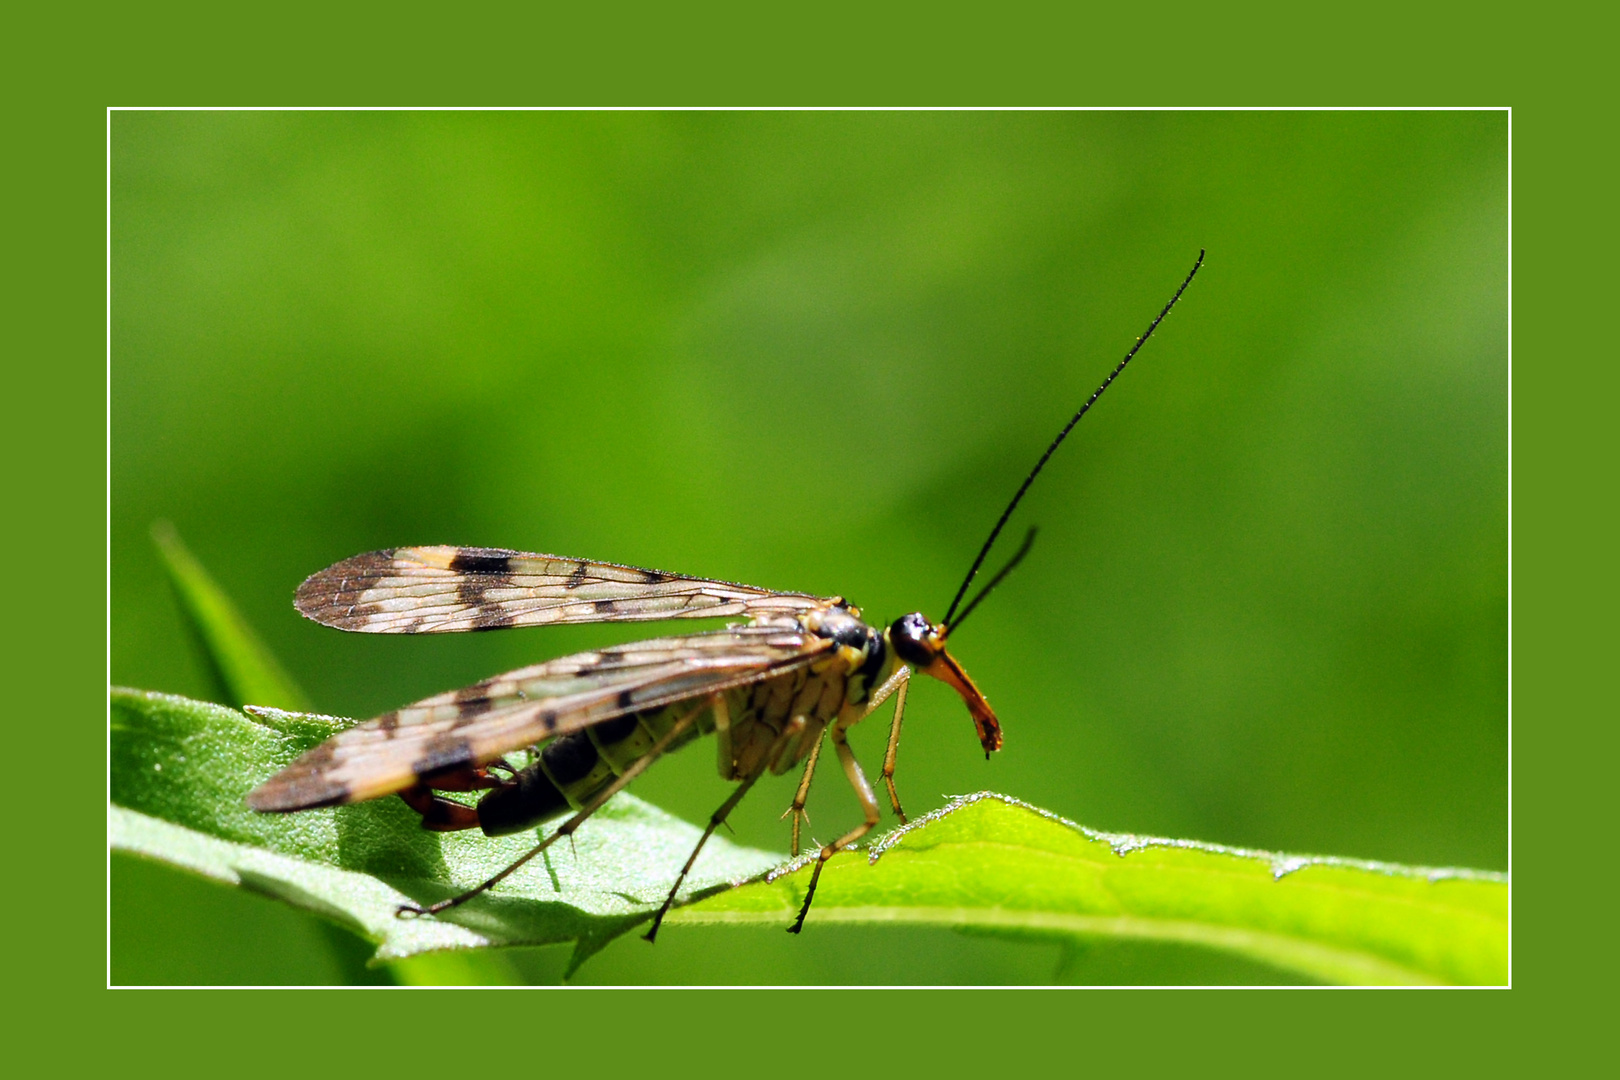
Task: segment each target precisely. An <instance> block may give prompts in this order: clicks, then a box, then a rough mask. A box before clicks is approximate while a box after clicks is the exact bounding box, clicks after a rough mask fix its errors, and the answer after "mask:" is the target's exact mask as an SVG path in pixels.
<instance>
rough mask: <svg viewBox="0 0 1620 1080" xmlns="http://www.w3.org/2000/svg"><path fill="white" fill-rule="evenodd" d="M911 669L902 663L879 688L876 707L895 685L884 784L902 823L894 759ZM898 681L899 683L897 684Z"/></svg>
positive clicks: (897, 749)
mask: <svg viewBox="0 0 1620 1080" xmlns="http://www.w3.org/2000/svg"><path fill="white" fill-rule="evenodd" d="M910 675H911V669H910V668H908V667H906V665H904V664H901V665H900V667H899V669H898V670H897V671H896V672H895V673H894V674H893V675H891V676H889V681H888V682H886V683H884V684H883V686H882V687H880V688H879V690H878V692H877V694H876V695H875V697H876V698H877V701H876V703H875V704H874V705H873V706H872V707H873V708H874V709H875V708H877V706H878V705H881V704H882V703H883V699H884V698H886V697H888V696H889V695H888V694H887V693H885V691H887V690H888V689H889V688H890V687H891V686H892V687H894V721H893V722H892V723H890V724H889V751H888V753H886V754H884V755H883V786H884V787H886V788H888V789H889V802H890V804H892V805H893V806H894V816H895V817H897V818H899V819H900V824H902V825H904V824H905V823H906V812H905V811H904V810H902V809H900V794H899V792H897V791H895V790H894V760H895V758H896V757H897V756H899V753H900V722H901V721H902V720H904V719H905V718H906V689H907V687H909V686H910V685H911V683H910V681H909V677H910ZM897 683H898V685H896V684H897Z"/></svg>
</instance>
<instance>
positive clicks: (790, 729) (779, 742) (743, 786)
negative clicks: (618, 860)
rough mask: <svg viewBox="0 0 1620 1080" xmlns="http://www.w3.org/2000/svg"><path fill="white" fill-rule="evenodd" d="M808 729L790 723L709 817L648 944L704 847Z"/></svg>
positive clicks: (647, 937)
mask: <svg viewBox="0 0 1620 1080" xmlns="http://www.w3.org/2000/svg"><path fill="white" fill-rule="evenodd" d="M804 728H805V719H804V717H802V716H798V717H795V718H794V719H793V720H792V721H791V722H789V723H788V724H787V726H786V727H784V728H783V729H782V734H780V735H778V736H777V737H776V741H775V742H774V743H772V744H771V749H770V752H769V753H768V754H766V755H765V756H764V757H762V758H760V760H759V764H758V765H755V766H754V771H753V772H752V773H750V774H749V775H748V776H746V777H744V778H743V780H742V783H740V784H738V785H737V790H736V791H733V792H732V793H731V797H730V798H728V799H726V801H725V802H723V803H721V804H720V808H719V809H718V810H716V811H715V812H714V813H712V814H710V815H709V824H708V827H707V828H705V829H704V830H703V835H702V836H700V837H699V838H698V842H697V847H695V848H693V849H692V854H690V855H688V856H687V857H686V865H685V866H683V867H681V872H680V874H679V875H677V876H676V878H675V884H673V885H671V886H670V887H669V895H668V896H666V897H665V898H664V904H663V906H662V907H660V908H659V909H658V914H656V915H654V916H653V921H652V929H650V930H648V931H647V932H646V933H645V934H643V935H642V937H643V939H645V940H647V941H653V940H656V939H657V937H658V928H659V927H660V926H662V925H663V923H664V916H665V915H667V914H668V913H669V909H670V907H671V905H673V904H674V903H675V894H676V893H678V892H680V891H681V882H683V881H685V880H686V875H687V874H688V873H690V872H691V870H692V866H693V865H694V864H695V863H696V862H697V857H698V853H699V852H701V851H702V850H703V845H704V844H707V843H708V842H709V837H711V836H713V835H714V830H716V829H718V828H719V827H720V824H721V823H722V822H723V821H725V820H726V817H727V816H728V815H729V814H730V813H731V812H732V811H733V810H735V809H736V808H737V804H738V803H740V802H742V798H743V796H744V795H746V794H748V789H749V788H751V787H753V786H754V782H755V781H756V780H758V779H759V778H760V777H761V776H763V775H765V770H766V769H767V768H769V767H770V763H771V762H772V761H775V760H776V755H777V754H780V753H781V752H782V748H783V747H784V746H786V745H787V743H788V740H789V739H791V738H792V737H793V736H794V735H796V734H799V733H800V732H802V731H803V730H804Z"/></svg>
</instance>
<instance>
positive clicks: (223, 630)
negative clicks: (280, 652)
mask: <svg viewBox="0 0 1620 1080" xmlns="http://www.w3.org/2000/svg"><path fill="white" fill-rule="evenodd" d="M152 541H153V542H154V543H155V544H156V545H157V549H158V554H159V555H160V556H161V557H162V559H163V567H164V569H165V570H167V571H168V574H169V583H170V584H171V585H173V586H174V593H175V597H176V599H177V600H178V601H179V603H180V611H181V613H182V614H183V615H184V616H185V618H186V624H187V626H188V627H189V628H190V629H191V631H192V632H193V634H194V635H195V636H196V638H197V641H198V643H199V645H200V651H201V652H202V654H203V658H204V659H205V660H206V661H207V662H208V664H209V668H210V672H211V674H212V675H213V677H214V679H215V681H216V682H217V683H218V684H219V689H220V692H221V694H222V696H223V698H224V700H226V701H229V702H230V703H231V704H233V705H270V706H274V707H276V708H280V709H301V710H307V709H309V708H310V707H311V706H310V703H309V699H308V698H307V697H306V696H305V695H304V692H303V690H301V689H299V687H298V684H297V683H295V682H294V681H293V680H292V677H291V676H290V675H288V674H287V673H286V672H285V671H283V670H282V667H281V665H280V664H279V663H277V662H276V658H275V656H273V655H272V654H271V652H270V650H269V649H268V648H266V647H265V645H264V643H263V642H261V641H260V640H259V636H258V635H257V634H255V633H254V632H253V628H252V627H251V626H249V625H248V623H247V620H246V619H244V618H242V615H241V613H240V612H238V611H237V610H236V605H235V604H233V603H231V599H230V597H228V596H226V595H225V592H224V590H222V589H221V588H220V587H219V586H218V585H217V584H215V583H214V579H213V578H212V577H210V576H209V575H208V571H207V570H205V569H203V565H202V563H200V562H198V561H197V559H196V557H195V556H194V555H192V554H191V552H190V551H189V550H187V548H186V546H185V544H183V543H181V542H180V534H179V533H177V532H176V531H175V529H174V526H173V525H170V524H169V523H168V522H166V521H160V522H157V523H156V524H154V525H153V526H152Z"/></svg>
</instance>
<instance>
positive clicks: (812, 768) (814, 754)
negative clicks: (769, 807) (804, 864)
mask: <svg viewBox="0 0 1620 1080" xmlns="http://www.w3.org/2000/svg"><path fill="white" fill-rule="evenodd" d="M820 757H821V739H820V738H819V737H818V738H817V739H816V745H814V746H812V747H811V748H810V759H809V760H808V761H806V762H805V763H804V779H802V780H800V781H799V790H798V791H797V792H795V793H794V795H793V805H792V806H790V807H788V808H787V809H786V810H785V811H783V813H782V816H783V817H787V816H788V815H789V814H791V815H793V855H794V857H795V858H797V857H798V854H799V823H800V822H803V823H804V824H806V825H808V824H810V815H809V814H807V813H805V812H804V802H805V800H806V799H808V798H809V797H810V778H811V777H813V776H815V775H816V761H817V760H819V759H820Z"/></svg>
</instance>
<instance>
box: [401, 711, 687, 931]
mask: <svg viewBox="0 0 1620 1080" xmlns="http://www.w3.org/2000/svg"><path fill="white" fill-rule="evenodd" d="M708 704H709V703H708V702H707V701H705V702H702V703H701V704H699V705H697V706H695V707H693V708H692V709H691V710H689V711H688V712H687V713H686V715H685V716H682V717H681V718H680V719H679V720H677V721H675V723H674V724H672V725H670V729H669V730H668V731H666V732H664V734H663V736H662V737H661V738H660V739H659V740H658V741H657V742H655V743H653V745H652V749H650V750H648V751H647V752H646V753H645V754H643V755H642V756H641V757H639V758H637V759H636V760H635V761H634V762H632V763H631V764H630V767H629V768H627V769H625V770H624V772H622V773H620V774H619V776H618V777H617V778H616V779H615V780H614V781H613V782H612V783H611V784H609V785H608V786H607V787H605V788H603V789H602V790H601V791H599V792H597V793H596V794H595V795H593V796H592V797H591V800H590V801H589V802H587V803H586V804H585V805H584V806H582V807H580V809H579V813H577V814H575V815H574V816H573V817H571V818H569V819H568V820H567V821H565V822H563V823H562V824H561V825H559V826H558V827H557V831H556V832H554V833H552V834H551V835H550V836H548V837H546V838H545V839H544V840H542V841H540V842H539V843H538V844H536V845H535V846H534V847H532V848H530V849H529V850H528V851H527V852H525V853H524V854H522V855H520V856H518V857H517V859H516V860H515V861H513V862H512V863H511V864H510V865H508V866H507V867H506V869H504V870H502V871H501V872H500V873H498V874H496V875H495V876H494V877H491V878H489V879H487V880H485V881H482V882H480V883H479V884H477V885H475V886H473V887H472V888H471V889H468V890H467V891H466V892H464V893H462V894H460V895H459V896H452V897H451V898H450V899H448V900H440V901H439V902H438V903H437V904H429V905H428V906H427V907H418V906H416V905H415V904H401V905H399V907H398V909H396V910H395V912H394V914H395V915H397V916H399V917H400V918H402V919H403V918H406V917H411V918H415V917H417V916H420V915H437V914H438V913H439V912H441V911H446V910H448V909H450V908H453V907H460V906H461V905H462V904H465V903H466V902H467V901H468V900H471V899H472V898H473V897H475V896H477V895H479V894H480V893H484V892H488V891H489V890H490V889H492V888H494V887H495V886H496V885H499V884H500V883H501V882H502V881H504V880H506V878H508V877H510V876H511V874H512V873H513V871H515V870H517V868H518V867H520V866H522V865H523V864H524V863H526V862H528V861H529V860H530V859H532V858H534V857H535V856H536V855H538V854H540V853H541V852H542V851H544V850H546V848H548V847H550V846H551V845H552V844H554V843H556V842H557V839H558V838H559V837H563V836H572V835H573V834H574V830H575V829H577V828H579V827H580V826H581V825H583V824H585V821H586V820H587V819H588V818H589V817H590V816H591V815H592V814H594V813H596V812H597V811H598V810H600V809H601V808H602V804H603V803H605V802H607V801H608V800H609V799H611V798H612V797H613V796H615V795H617V794H618V793H619V792H621V791H623V790H624V789H625V788H626V787H627V786H628V785H629V784H630V781H632V780H634V779H635V778H636V777H638V776H640V775H641V774H642V773H644V772H646V771H647V766H649V765H651V764H652V763H653V762H654V761H656V760H658V757H659V755H661V754H662V753H663V752H664V750H665V749H666V748H668V746H669V744H670V743H672V742H674V741H675V740H676V739H677V738H679V737H680V735H681V734H682V733H683V732H685V731H686V729H687V728H689V727H691V726H692V725H693V723H695V722H696V721H697V718H698V714H699V713H700V712H702V711H703V710H704V708H705V707H707V706H708Z"/></svg>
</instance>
